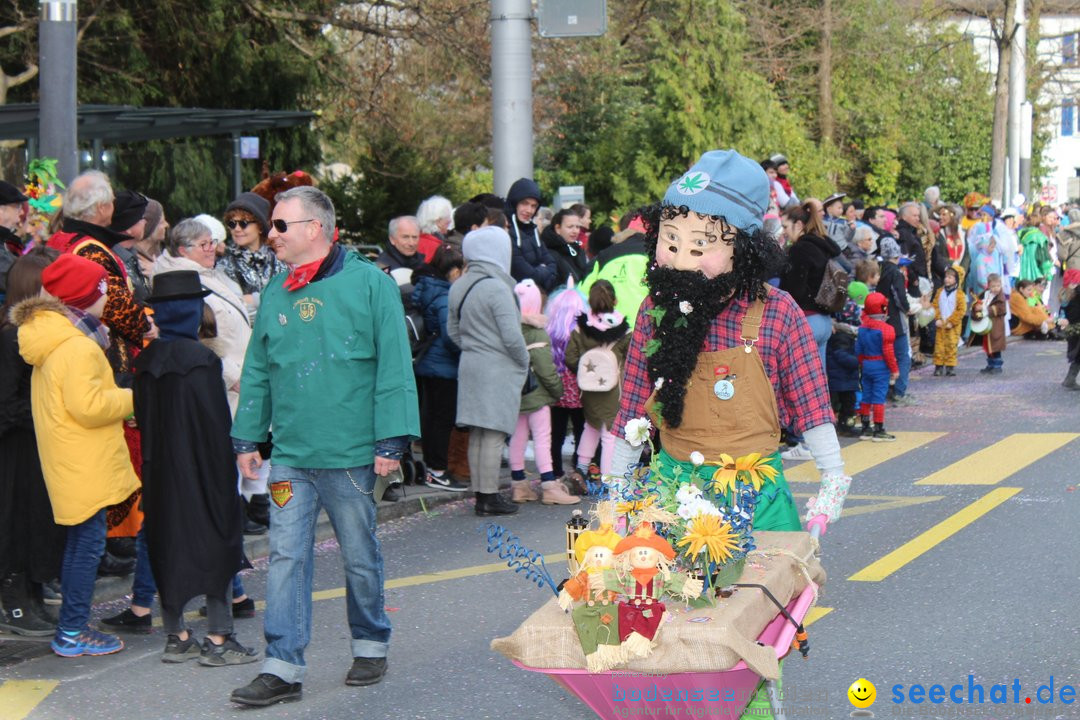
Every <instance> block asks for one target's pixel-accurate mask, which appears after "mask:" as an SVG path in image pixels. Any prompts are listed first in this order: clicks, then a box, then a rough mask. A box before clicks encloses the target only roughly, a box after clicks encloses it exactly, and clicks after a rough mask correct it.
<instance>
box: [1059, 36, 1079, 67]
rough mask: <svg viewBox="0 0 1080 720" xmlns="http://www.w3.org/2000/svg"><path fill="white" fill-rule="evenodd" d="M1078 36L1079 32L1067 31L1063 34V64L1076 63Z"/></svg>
mask: <svg viewBox="0 0 1080 720" xmlns="http://www.w3.org/2000/svg"><path fill="white" fill-rule="evenodd" d="M1076 36H1077V33H1067V34H1065V35H1062V36H1061V64H1062V65H1075V64H1076Z"/></svg>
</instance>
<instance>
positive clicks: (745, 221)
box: [664, 150, 769, 233]
mask: <svg viewBox="0 0 1080 720" xmlns="http://www.w3.org/2000/svg"><path fill="white" fill-rule="evenodd" d="M664 204H665V205H674V206H675V207H679V206H681V205H685V206H686V207H688V208H690V209H691V210H692V211H694V212H697V213H702V214H704V215H715V216H718V217H722V218H724V219H725V220H726V221H727V222H728V223H729V224H731V225H733V226H734V227H736V228H738V229H739V230H744V231H746V232H748V233H753V232H754V231H755V230H758V229H760V228H761V224H762V222H763V221H764V216H765V210H766V209H767V208H768V207H769V178H768V176H767V175H765V171H764V170H762V169H761V165H760V164H758V163H756V162H754V161H753V160H750V159H749V158H745V157H743V156H742V155H740V154H739V153H737V152H735V151H734V150H710V151H709V152H707V153H705V154H704V155H702V156H701V159H700V160H698V161H697V162H696V163H694V166H693V167H692V168H690V169H689V170H687V171H686V174H684V175H683V176H682V177H681V178H679V179H678V180H676V181H675V182H673V183H671V186H670V187H669V188H668V191H667V193H666V194H665V195H664Z"/></svg>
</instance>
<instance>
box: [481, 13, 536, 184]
mask: <svg viewBox="0 0 1080 720" xmlns="http://www.w3.org/2000/svg"><path fill="white" fill-rule="evenodd" d="M531 19H532V4H531V3H530V2H529V0H491V121H492V122H491V126H492V127H491V129H492V150H493V155H494V158H493V160H494V169H495V173H494V174H495V178H494V185H495V187H494V191H495V193H496V194H497V195H505V194H506V191H507V190H509V189H510V185H511V184H512V183H513V182H514V181H515V180H517V179H518V178H522V177H528V178H531V177H532V176H533V124H532V26H531V25H530V21H531Z"/></svg>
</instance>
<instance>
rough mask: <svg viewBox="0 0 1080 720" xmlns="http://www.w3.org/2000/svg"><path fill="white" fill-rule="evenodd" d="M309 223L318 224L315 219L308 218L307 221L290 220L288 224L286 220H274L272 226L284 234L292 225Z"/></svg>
mask: <svg viewBox="0 0 1080 720" xmlns="http://www.w3.org/2000/svg"><path fill="white" fill-rule="evenodd" d="M308 222H316V220H315V218H308V219H307V220H289V221H288V222H286V221H284V220H274V221H273V222H271V223H270V224H271V225H273V226H274V229H275V230H277V231H278V232H279V233H283V232H287V231H288V229H289V226H290V225H296V224H297V223H308Z"/></svg>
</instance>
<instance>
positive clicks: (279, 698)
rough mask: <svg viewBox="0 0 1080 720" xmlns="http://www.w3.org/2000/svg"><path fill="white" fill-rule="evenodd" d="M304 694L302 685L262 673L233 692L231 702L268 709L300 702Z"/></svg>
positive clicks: (230, 697)
mask: <svg viewBox="0 0 1080 720" xmlns="http://www.w3.org/2000/svg"><path fill="white" fill-rule="evenodd" d="M303 692H304V691H303V685H302V684H301V683H289V682H285V681H284V680H282V679H281V678H279V677H278V676H277V675H271V674H270V673H261V674H260V675H259V677H257V678H255V679H254V680H252V681H251V682H250V683H248V684H247V685H245V686H244V687H242V688H236V689H235V690H233V691H232V695H230V696H229V700H231V701H232V702H234V703H240V704H241V705H254V706H255V707H266V706H267V705H273V704H274V703H279V702H289V701H291V700H299V699H300V697H301V695H303Z"/></svg>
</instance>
